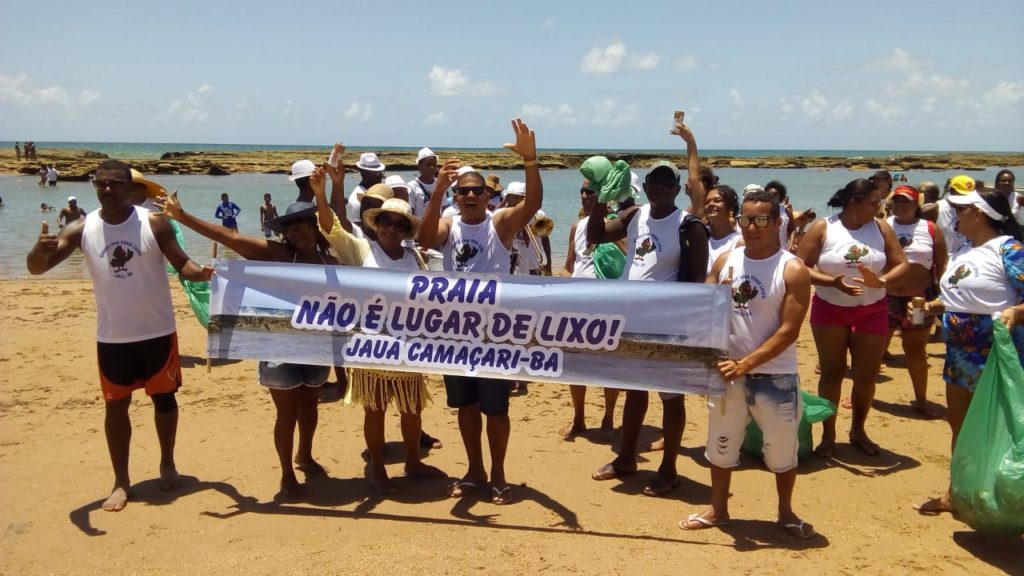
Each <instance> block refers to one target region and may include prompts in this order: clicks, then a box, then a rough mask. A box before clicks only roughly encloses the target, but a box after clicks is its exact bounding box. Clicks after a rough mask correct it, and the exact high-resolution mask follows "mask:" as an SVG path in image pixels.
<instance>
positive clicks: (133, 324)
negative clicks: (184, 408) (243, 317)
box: [26, 160, 213, 511]
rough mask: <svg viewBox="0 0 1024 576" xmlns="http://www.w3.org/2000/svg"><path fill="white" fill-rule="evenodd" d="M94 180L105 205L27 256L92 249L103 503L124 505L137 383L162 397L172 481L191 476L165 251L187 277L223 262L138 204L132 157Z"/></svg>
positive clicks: (54, 256)
mask: <svg viewBox="0 0 1024 576" xmlns="http://www.w3.org/2000/svg"><path fill="white" fill-rule="evenodd" d="M93 184H94V185H95V187H96V196H97V197H98V198H99V202H100V209H99V210H96V211H95V212H92V213H90V214H89V215H88V216H86V217H85V218H82V219H79V220H75V221H73V222H72V223H70V224H68V225H67V226H66V227H65V228H64V230H62V231H61V233H60V235H59V236H54V235H52V234H50V233H49V230H48V228H47V224H46V222H43V227H42V232H41V233H40V235H39V240H38V241H37V242H36V244H35V246H33V247H32V250H31V251H30V252H29V253H28V257H27V258H26V264H27V265H28V271H29V272H31V273H32V274H42V273H44V272H46V271H48V270H50V269H51V268H53V267H54V266H56V265H58V264H60V263H61V262H63V261H64V260H65V259H67V257H68V256H70V255H71V253H72V252H74V251H75V249H76V248H80V249H81V250H82V252H83V253H84V255H85V262H86V266H88V268H89V272H90V276H92V280H93V284H94V290H93V293H94V295H95V298H96V309H97V310H96V320H97V340H98V342H99V343H98V345H97V352H98V356H99V367H100V387H101V389H102V390H103V397H104V400H105V401H106V422H105V425H104V429H105V431H106V437H107V448H108V449H109V452H110V461H111V464H112V465H113V468H114V488H113V490H112V491H111V493H110V496H109V497H108V498H107V499H106V501H105V502H104V503H103V509H104V510H107V511H117V510H121V509H122V508H124V507H125V505H126V504H127V503H128V497H129V493H128V491H129V488H130V486H131V480H130V479H129V476H128V453H129V447H130V440H131V432H132V425H131V421H130V419H129V416H128V407H129V406H131V402H132V391H133V390H136V389H139V388H145V390H146V393H147V394H148V395H149V396H151V397H152V398H153V405H154V407H155V410H156V417H155V422H156V432H157V437H158V438H159V440H160V481H161V485H162V487H163V488H164V489H165V490H171V489H174V488H177V487H178V486H179V485H180V483H181V481H180V478H179V476H178V472H177V470H176V468H175V465H174V438H175V435H176V433H177V429H178V404H177V401H176V400H175V397H174V394H175V392H176V391H177V389H178V388H179V387H180V386H181V365H180V363H179V361H178V347H177V337H176V332H175V325H174V310H173V308H172V307H171V292H170V287H169V284H168V279H167V273H166V272H165V270H164V258H165V257H166V258H167V261H168V262H170V263H171V265H172V266H174V268H175V270H177V271H178V273H179V274H181V277H182V278H185V279H186V280H192V281H204V280H207V281H208V280H209V279H210V277H211V276H212V275H213V269H212V268H210V267H208V266H199V265H198V264H196V263H195V262H193V261H191V260H189V257H188V255H187V254H185V252H184V251H182V249H181V247H180V246H179V245H178V242H177V241H176V240H175V238H174V231H173V230H172V228H171V225H170V223H169V222H168V221H167V220H166V219H165V218H164V217H162V216H158V215H156V214H151V213H150V212H149V211H148V210H146V209H144V208H137V207H135V206H133V205H132V204H131V197H132V186H133V184H132V173H131V168H130V167H129V166H128V165H127V164H125V163H123V162H119V161H117V160H107V161H105V162H103V163H102V164H100V166H99V168H97V169H96V173H95V175H94V177H93Z"/></svg>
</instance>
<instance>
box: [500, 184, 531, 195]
mask: <svg viewBox="0 0 1024 576" xmlns="http://www.w3.org/2000/svg"><path fill="white" fill-rule="evenodd" d="M505 196H526V183H525V182H509V183H508V186H506V187H505Z"/></svg>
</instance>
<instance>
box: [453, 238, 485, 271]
mask: <svg viewBox="0 0 1024 576" xmlns="http://www.w3.org/2000/svg"><path fill="white" fill-rule="evenodd" d="M480 248H481V247H480V245H479V244H478V243H477V242H475V241H473V240H466V241H464V242H463V243H462V245H461V246H459V247H458V248H457V249H456V250H455V269H456V270H458V271H460V272H464V271H465V270H466V269H467V268H468V267H469V262H470V261H471V260H473V258H476V256H477V254H479V253H480Z"/></svg>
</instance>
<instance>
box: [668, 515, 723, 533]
mask: <svg viewBox="0 0 1024 576" xmlns="http://www.w3.org/2000/svg"><path fill="white" fill-rule="evenodd" d="M694 522H696V525H694V524H693V523H694ZM728 523H729V521H728V520H722V521H721V522H713V521H711V520H708V519H707V518H704V517H703V516H701V515H699V514H690V515H689V516H687V517H686V520H680V521H679V527H680V528H682V529H683V530H706V529H708V528H717V527H718V526H725V525H726V524H728Z"/></svg>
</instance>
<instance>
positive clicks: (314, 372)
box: [259, 360, 331, 390]
mask: <svg viewBox="0 0 1024 576" xmlns="http://www.w3.org/2000/svg"><path fill="white" fill-rule="evenodd" d="M330 375H331V367H330V366H310V365H306V364H287V363H283V362H266V361H263V360H260V366H259V383H260V384H261V385H263V386H266V387H267V388H272V389H274V390H291V389H292V388H298V387H299V386H309V387H310V388H317V387H319V386H320V385H321V384H323V383H324V382H326V381H327V378H328V376H330Z"/></svg>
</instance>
